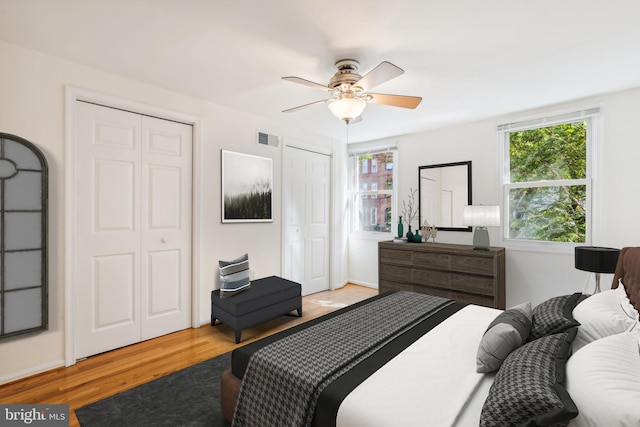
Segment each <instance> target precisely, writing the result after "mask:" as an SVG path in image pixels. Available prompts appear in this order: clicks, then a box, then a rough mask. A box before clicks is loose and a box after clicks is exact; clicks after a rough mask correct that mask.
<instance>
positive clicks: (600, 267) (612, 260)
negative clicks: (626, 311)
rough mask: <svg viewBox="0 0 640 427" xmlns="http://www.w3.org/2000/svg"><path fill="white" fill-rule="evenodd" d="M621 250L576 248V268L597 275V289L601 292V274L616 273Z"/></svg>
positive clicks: (590, 247)
mask: <svg viewBox="0 0 640 427" xmlns="http://www.w3.org/2000/svg"><path fill="white" fill-rule="evenodd" d="M619 254H620V249H615V248H603V247H600V246H576V247H575V267H576V268H577V269H578V270H583V271H591V272H593V273H596V289H595V291H594V293H598V292H600V273H615V271H616V264H617V263H618V255H619Z"/></svg>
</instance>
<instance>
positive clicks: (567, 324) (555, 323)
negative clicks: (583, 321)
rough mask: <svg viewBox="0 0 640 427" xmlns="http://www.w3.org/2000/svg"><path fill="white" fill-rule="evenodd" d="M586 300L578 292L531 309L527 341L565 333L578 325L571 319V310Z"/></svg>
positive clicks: (584, 296)
mask: <svg viewBox="0 0 640 427" xmlns="http://www.w3.org/2000/svg"><path fill="white" fill-rule="evenodd" d="M584 298H586V295H582V294H581V293H580V292H578V293H575V294H572V295H563V296H559V297H554V298H551V299H548V300H547V301H545V302H543V303H540V304H538V305H537V306H536V307H535V308H534V309H533V322H532V325H531V333H530V334H529V338H528V339H527V341H533V340H536V339H538V338H540V337H544V336H547V335H551V334H557V333H559V332H562V331H566V330H567V329H569V328H573V327H574V326H579V325H580V323H579V322H578V321H577V320H575V319H574V318H573V313H572V312H573V309H574V308H575V306H576V305H578V303H579V302H580V301H582V300H583V299H584Z"/></svg>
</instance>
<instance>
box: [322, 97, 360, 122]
mask: <svg viewBox="0 0 640 427" xmlns="http://www.w3.org/2000/svg"><path fill="white" fill-rule="evenodd" d="M366 106H367V103H366V102H364V101H363V100H362V99H360V98H352V97H344V96H343V97H341V98H340V99H338V100H337V101H333V102H330V103H329V110H331V112H332V113H333V115H334V116H336V117H337V118H339V119H340V120H353V119H355V118H356V117H358V116H359V115H360V114H362V110H364V107H366Z"/></svg>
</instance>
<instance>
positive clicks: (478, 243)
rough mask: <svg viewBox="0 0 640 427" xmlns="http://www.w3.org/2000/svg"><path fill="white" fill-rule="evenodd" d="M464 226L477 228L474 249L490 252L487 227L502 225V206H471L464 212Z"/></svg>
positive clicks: (466, 207)
mask: <svg viewBox="0 0 640 427" xmlns="http://www.w3.org/2000/svg"><path fill="white" fill-rule="evenodd" d="M462 222H463V223H464V225H469V226H472V227H475V228H476V229H475V231H474V232H473V249H476V250H484V251H487V250H489V232H488V231H487V227H497V226H499V225H500V206H494V205H469V206H465V207H464V210H463V211H462Z"/></svg>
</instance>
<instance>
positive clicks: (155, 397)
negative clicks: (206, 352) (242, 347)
mask: <svg viewBox="0 0 640 427" xmlns="http://www.w3.org/2000/svg"><path fill="white" fill-rule="evenodd" d="M230 366H231V353H230V352H229V353H225V354H223V355H220V356H218V357H214V358H213V359H209V360H205V361H204V362H200V363H198V364H197V365H193V366H190V367H188V368H185V369H183V370H181V371H178V372H175V373H173V374H169V375H167V376H165V377H162V378H158V379H157V380H154V381H151V382H149V383H146V384H142V385H140V386H138V387H135V388H132V389H131V390H127V391H124V392H122V393H119V394H116V395H114V396H111V397H108V398H106V399H103V400H100V401H98V402H95V403H92V404H90V405H87V406H83V407H82V408H78V409H76V411H75V412H76V416H77V417H78V421H79V422H80V425H81V426H83V427H93V426H109V427H111V426H194V427H195V426H209V427H212V426H214V427H219V426H220V427H228V426H230V424H229V423H228V422H227V421H225V419H224V418H222V412H221V411H220V376H221V375H222V372H223V371H224V370H225V369H227V368H229V367H230Z"/></svg>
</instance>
